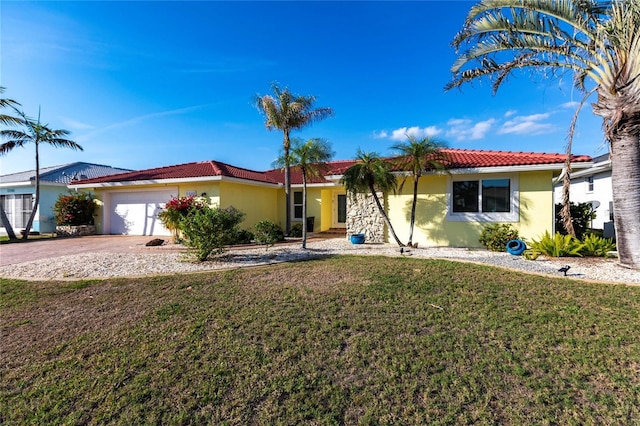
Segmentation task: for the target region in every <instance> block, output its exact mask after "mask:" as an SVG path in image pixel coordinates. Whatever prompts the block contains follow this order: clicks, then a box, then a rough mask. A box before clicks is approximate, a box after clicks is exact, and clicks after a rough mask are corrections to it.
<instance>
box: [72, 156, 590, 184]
mask: <svg viewBox="0 0 640 426" xmlns="http://www.w3.org/2000/svg"><path fill="white" fill-rule="evenodd" d="M442 152H443V153H444V154H445V156H446V160H445V161H444V162H445V164H446V165H447V167H448V168H450V169H467V168H468V169H474V168H487V167H508V166H534V165H545V164H547V165H551V164H556V165H562V163H564V157H565V156H564V154H557V153H556V154H547V153H536V152H511V151H485V150H467V149H452V148H445V149H442ZM386 160H387V161H392V160H394V159H393V158H386ZM591 160H592V159H591V157H589V156H587V155H574V156H573V160H572V162H573V163H581V162H590V161H591ZM354 163H355V160H339V161H331V162H329V163H327V168H326V171H325V172H324V173H323V174H324V175H325V176H329V175H342V174H343V173H344V171H345V170H347V169H348V168H349V167H351V166H352V165H353V164H354ZM393 168H394V170H402V162H401V161H400V162H398V161H394V166H393ZM207 176H211V177H214V176H226V177H233V178H238V179H245V180H251V181H256V182H265V183H273V184H277V183H281V184H282V183H284V171H283V170H281V169H272V170H267V171H265V172H258V171H255V170H249V169H243V168H241V167H236V166H232V165H229V164H225V163H222V162H219V161H202V162H196V163H186V164H178V165H175V166H167V167H158V168H155V169H148V170H139V171H134V172H128V173H121V174H117V175H112V176H105V177H100V178H94V179H85V180H82V181H80V182H78V183H80V184H91V183H104V182H132V181H145V180H163V179H180V178H190V177H193V178H196V177H207ZM326 182H327V180H326V179H325V178H324V177H315V178H310V179H309V181H308V183H326ZM291 184H292V185H301V184H302V173H301V172H300V170H299V169H297V168H292V169H291Z"/></svg>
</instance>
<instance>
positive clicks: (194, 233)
mask: <svg viewBox="0 0 640 426" xmlns="http://www.w3.org/2000/svg"><path fill="white" fill-rule="evenodd" d="M243 219H244V213H242V212H241V211H240V210H237V209H235V208H234V207H227V208H225V209H221V208H219V207H211V206H209V205H205V207H204V208H198V209H191V210H190V211H189V213H188V214H187V216H186V217H185V218H184V219H183V220H182V221H181V222H180V230H181V231H182V232H183V234H184V236H185V238H186V239H185V242H184V244H185V245H186V246H187V247H189V248H190V249H191V250H190V251H191V252H192V253H193V254H194V255H195V256H196V258H197V260H198V261H200V262H202V261H204V260H206V259H207V257H209V255H211V254H214V255H216V254H220V253H222V252H224V246H226V245H229V244H233V243H234V239H235V238H236V236H237V235H238V232H239V229H238V225H239V224H240V222H242V220H243Z"/></svg>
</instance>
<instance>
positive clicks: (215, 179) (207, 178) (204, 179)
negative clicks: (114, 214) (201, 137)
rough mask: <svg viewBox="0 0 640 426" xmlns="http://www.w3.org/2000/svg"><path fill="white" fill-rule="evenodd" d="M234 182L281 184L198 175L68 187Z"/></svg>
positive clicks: (70, 185)
mask: <svg viewBox="0 0 640 426" xmlns="http://www.w3.org/2000/svg"><path fill="white" fill-rule="evenodd" d="M222 181H224V182H236V183H242V184H245V185H254V186H265V187H271V188H279V187H281V186H282V185H281V184H279V183H270V182H260V181H255V180H250V179H241V178H235V177H229V176H199V177H188V178H173V179H149V180H135V181H121V182H99V183H80V184H69V185H68V187H69V188H78V189H88V188H125V187H136V186H148V185H175V184H181V183H194V182H222Z"/></svg>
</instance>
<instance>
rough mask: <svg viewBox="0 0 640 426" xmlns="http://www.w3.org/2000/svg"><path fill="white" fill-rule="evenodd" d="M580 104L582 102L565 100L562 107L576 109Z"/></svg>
mask: <svg viewBox="0 0 640 426" xmlns="http://www.w3.org/2000/svg"><path fill="white" fill-rule="evenodd" d="M578 105H580V102H577V101H570V102H565V103H563V104H561V105H560V108H566V109H576V108H577V107H578Z"/></svg>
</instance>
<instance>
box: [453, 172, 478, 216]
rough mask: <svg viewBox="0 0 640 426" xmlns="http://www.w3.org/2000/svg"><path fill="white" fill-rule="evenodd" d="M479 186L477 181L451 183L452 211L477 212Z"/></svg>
mask: <svg viewBox="0 0 640 426" xmlns="http://www.w3.org/2000/svg"><path fill="white" fill-rule="evenodd" d="M479 187H480V185H479V182H478V181H477V180H467V181H461V182H453V206H452V208H453V211H454V213H476V212H478V211H479V210H478V199H479V192H478V189H479Z"/></svg>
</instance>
